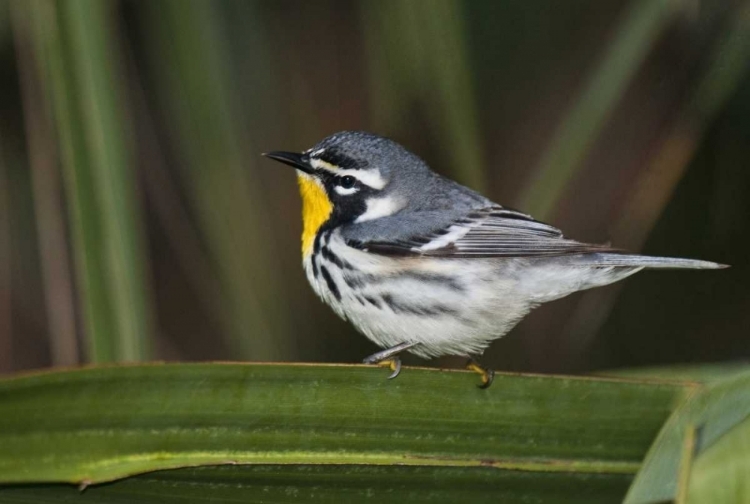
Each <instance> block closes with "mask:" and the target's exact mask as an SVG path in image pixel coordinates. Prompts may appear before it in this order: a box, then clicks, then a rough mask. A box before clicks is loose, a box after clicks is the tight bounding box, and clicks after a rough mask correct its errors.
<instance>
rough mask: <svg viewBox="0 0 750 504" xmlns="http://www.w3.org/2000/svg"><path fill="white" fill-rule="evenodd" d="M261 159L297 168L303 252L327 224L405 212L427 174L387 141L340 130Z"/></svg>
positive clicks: (418, 161) (411, 156)
mask: <svg viewBox="0 0 750 504" xmlns="http://www.w3.org/2000/svg"><path fill="white" fill-rule="evenodd" d="M264 155H265V156H266V157H268V158H271V159H273V160H275V161H279V162H281V163H284V164H287V165H289V166H292V167H294V168H296V169H297V179H298V182H299V187H300V194H301V195H302V220H303V224H304V226H303V232H302V253H303V254H304V255H305V256H307V255H308V254H309V253H310V252H311V251H312V247H313V242H314V239H315V235H316V234H317V233H318V231H319V230H320V229H321V228H322V227H323V226H326V227H327V228H333V227H336V226H340V225H343V224H349V223H359V222H365V221H368V220H373V219H379V218H381V217H386V216H389V215H393V214H395V213H396V212H399V211H401V210H402V209H404V208H405V207H406V206H407V205H408V204H409V201H410V198H411V196H412V195H413V194H415V193H418V192H419V187H420V180H423V179H425V176H427V175H428V174H429V168H428V167H427V165H426V164H425V163H424V162H423V161H422V160H421V159H420V158H418V157H417V156H416V155H414V154H412V153H411V152H409V151H407V150H406V149H404V148H403V147H402V146H400V145H399V144H397V143H396V142H393V141H392V140H389V139H387V138H383V137H379V136H377V135H372V134H369V133H364V132H359V131H343V132H340V133H336V134H334V135H331V136H329V137H327V138H325V139H323V140H322V141H320V142H319V143H318V144H317V145H315V146H314V147H312V148H310V149H308V150H306V151H304V152H301V153H296V152H282V151H275V152H268V153H266V154H264Z"/></svg>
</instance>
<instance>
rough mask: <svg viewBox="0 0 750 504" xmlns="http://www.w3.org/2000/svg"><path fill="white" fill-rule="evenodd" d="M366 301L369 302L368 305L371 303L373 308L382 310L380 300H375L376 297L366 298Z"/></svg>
mask: <svg viewBox="0 0 750 504" xmlns="http://www.w3.org/2000/svg"><path fill="white" fill-rule="evenodd" d="M365 300H366V301H367V302H368V303H370V304H371V305H372V306H374V307H375V308H380V307H381V306H380V301H378V300H377V299H375V298H374V297H371V296H365Z"/></svg>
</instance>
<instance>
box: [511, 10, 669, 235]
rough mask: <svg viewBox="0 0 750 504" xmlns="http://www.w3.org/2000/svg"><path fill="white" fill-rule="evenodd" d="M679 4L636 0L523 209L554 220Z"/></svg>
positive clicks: (560, 128)
mask: <svg viewBox="0 0 750 504" xmlns="http://www.w3.org/2000/svg"><path fill="white" fill-rule="evenodd" d="M680 4H681V2H679V1H675V0H631V2H630V6H629V8H628V10H627V11H626V12H625V15H624V17H623V19H622V21H621V22H620V24H619V26H618V28H617V31H616V33H615V35H614V37H613V39H612V42H611V43H610V44H609V47H607V48H606V50H605V51H604V53H603V55H602V59H601V61H600V63H599V64H598V66H597V67H596V68H595V69H594V71H593V72H592V74H591V76H590V78H589V80H588V82H587V84H586V86H585V88H584V89H583V91H582V92H581V94H580V95H579V96H578V98H577V100H576V101H575V103H574V104H573V105H572V107H571V108H570V111H569V112H568V113H567V114H566V115H565V117H564V118H563V120H562V122H561V123H560V125H559V126H558V128H557V131H556V133H555V134H554V136H553V138H552V140H551V141H550V144H549V145H548V146H547V148H546V149H545V152H544V154H543V156H542V159H541V161H540V162H539V165H538V166H537V167H536V168H535V169H534V172H533V173H534V175H533V178H532V180H531V182H530V184H529V186H528V188H527V189H526V191H524V193H523V194H522V195H521V202H522V203H521V204H520V208H521V209H523V211H525V212H528V213H530V214H532V215H534V216H535V217H536V218H538V219H541V220H548V219H550V218H551V214H552V211H553V210H554V208H555V205H556V204H557V201H558V200H559V199H560V196H561V195H562V193H563V191H564V190H565V188H566V187H567V186H568V182H569V181H570V179H572V178H573V177H574V176H575V174H576V172H577V171H578V170H579V169H580V168H581V166H582V165H583V160H584V159H585V157H586V154H587V153H588V151H589V149H590V147H591V145H592V144H593V143H594V142H595V141H596V138H597V136H598V133H599V131H600V130H601V128H602V127H603V125H604V124H605V122H606V121H607V119H608V118H609V116H610V114H611V113H612V111H613V110H614V108H615V107H616V106H617V103H618V102H619V100H620V98H621V97H622V95H623V93H624V92H625V89H626V88H627V86H628V85H629V84H630V82H631V81H632V79H633V77H634V76H635V74H636V72H637V71H638V69H639V68H640V66H641V63H642V62H643V60H644V59H645V58H646V56H647V55H648V53H649V51H650V49H651V47H652V46H653V44H654V42H655V41H656V40H657V38H658V37H659V35H660V34H661V33H662V31H663V30H664V28H665V27H666V26H667V23H668V21H669V20H670V19H671V18H672V15H673V14H674V12H675V11H676V9H677V7H679V6H680Z"/></svg>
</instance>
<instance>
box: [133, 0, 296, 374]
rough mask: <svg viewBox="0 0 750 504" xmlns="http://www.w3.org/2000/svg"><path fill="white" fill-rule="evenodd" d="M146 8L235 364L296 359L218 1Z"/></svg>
mask: <svg viewBox="0 0 750 504" xmlns="http://www.w3.org/2000/svg"><path fill="white" fill-rule="evenodd" d="M148 5H149V7H150V9H149V10H148V11H147V14H146V15H147V18H148V22H149V23H151V25H150V26H149V35H150V36H151V37H152V38H153V40H150V41H149V42H148V47H149V57H151V58H153V59H152V63H153V67H152V68H154V71H155V74H156V77H157V82H158V85H159V86H160V89H159V91H161V92H162V93H163V96H164V97H165V102H166V103H167V104H168V106H169V110H168V112H169V114H168V121H169V123H170V125H171V126H172V127H173V128H174V130H175V131H176V132H177V135H176V136H177V137H178V142H179V145H178V148H179V149H180V150H179V152H180V155H181V156H183V157H182V159H181V161H182V162H183V165H184V167H185V168H183V170H182V171H181V174H183V175H184V177H185V183H186V187H187V192H188V195H189V197H190V200H191V205H192V208H193V209H194V211H195V214H196V217H197V220H198V225H199V228H200V230H201V231H202V232H203V233H204V234H205V238H206V244H207V246H208V247H209V249H210V251H211V255H212V259H213V260H214V261H215V265H216V267H217V269H218V271H219V278H220V280H221V286H222V291H223V300H222V301H223V302H224V303H226V306H227V312H228V313H229V314H230V315H229V317H228V318H227V319H225V320H224V322H225V323H226V326H225V332H226V334H227V335H228V337H229V340H230V345H231V347H232V358H237V359H256V360H269V359H279V358H282V357H285V358H294V356H295V355H296V353H295V348H294V337H295V335H294V334H293V333H292V332H291V331H290V330H289V324H288V322H287V321H286V318H285V315H284V314H285V313H286V310H285V309H283V306H282V304H281V303H280V300H281V299H283V298H282V296H281V294H280V292H281V291H280V288H279V285H280V279H281V278H282V276H281V275H280V274H279V268H275V267H274V266H275V265H276V261H275V258H274V252H273V246H272V244H273V239H272V237H270V236H269V233H271V232H273V231H274V230H275V229H276V227H277V226H278V225H280V223H281V221H280V220H274V221H273V223H272V224H271V225H266V222H268V220H269V219H270V218H271V217H270V216H269V219H264V214H265V213H266V211H267V208H266V205H265V204H264V201H265V197H264V194H263V192H262V189H261V187H260V186H259V184H258V182H257V178H253V175H252V169H251V168H252V166H253V163H252V162H251V161H250V160H248V159H246V158H245V157H244V156H243V151H251V152H252V149H250V148H248V147H247V144H248V139H249V138H250V136H249V135H248V134H246V132H244V131H243V129H242V127H241V124H242V123H241V121H240V120H239V117H240V112H239V110H240V109H239V107H237V104H235V103H233V99H232V98H233V97H235V96H236V95H237V93H238V90H235V89H233V87H232V82H233V76H232V73H233V72H232V70H233V69H232V65H231V62H230V61H229V60H228V59H227V54H228V53H229V51H228V47H227V41H226V40H225V39H224V38H223V36H222V23H221V22H220V19H221V18H220V17H219V14H218V12H217V7H216V4H214V3H211V2H207V1H205V0H193V1H181V0H180V1H178V0H171V1H159V2H152V3H149V4H148ZM252 91H253V90H244V92H252ZM269 120H272V119H268V118H267V119H266V121H269ZM241 145H242V146H243V148H241V147H240V146H241ZM256 152H260V151H259V150H258V151H256ZM256 159H258V160H259V159H260V156H258V157H257V158H256ZM274 217H275V216H274ZM269 265H272V266H271V267H269Z"/></svg>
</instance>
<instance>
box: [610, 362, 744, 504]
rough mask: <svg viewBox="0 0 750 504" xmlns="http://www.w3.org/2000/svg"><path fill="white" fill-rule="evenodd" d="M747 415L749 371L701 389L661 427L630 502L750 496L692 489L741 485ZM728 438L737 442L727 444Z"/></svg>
mask: <svg viewBox="0 0 750 504" xmlns="http://www.w3.org/2000/svg"><path fill="white" fill-rule="evenodd" d="M748 417H750V372H748V371H745V372H743V373H738V374H735V376H733V377H730V378H726V379H724V380H720V381H718V382H711V383H710V384H709V385H708V386H707V387H705V388H703V389H696V390H695V391H694V393H693V394H692V395H691V396H689V397H688V399H687V400H686V401H685V402H684V403H683V404H682V405H681V406H680V407H679V408H678V409H677V410H676V411H675V412H674V413H673V415H672V416H671V417H670V419H669V420H668V421H667V423H666V424H665V425H664V428H663V429H662V431H661V432H660V433H659V436H658V437H657V439H656V441H655V443H654V446H653V447H652V448H651V449H650V450H649V454H648V456H647V457H646V460H645V461H644V462H643V466H642V467H641V469H640V471H639V472H638V475H637V476H636V479H635V481H634V482H633V486H632V487H631V488H630V490H629V491H628V495H627V498H626V499H625V503H626V504H648V503H657V502H663V501H669V500H672V499H678V501H683V502H684V499H685V498H687V499H689V501H690V502H711V503H719V502H747V501H748V500H750V493H745V494H742V493H739V494H734V496H733V498H732V499H737V498H738V497H740V498H739V500H715V499H709V500H699V499H694V497H693V492H696V495H705V494H706V493H707V492H709V493H710V492H711V491H712V490H711V489H710V488H709V487H710V486H712V485H714V486H717V487H719V486H721V487H723V488H724V490H723V492H726V491H727V490H726V489H727V488H734V487H735V485H740V487H741V486H742V483H741V482H735V481H734V477H735V476H736V471H737V469H738V467H742V465H744V464H746V463H747V462H746V460H747V458H748V456H749V455H750V451H749V450H748V447H749V446H748V442H747V440H746V436H747V430H748V426H747V425H746V423H747V422H748V420H747V419H748ZM728 439H729V440H732V441H727V440H728ZM728 442H730V443H732V444H731V445H727V443H728ZM730 468H732V469H733V470H730ZM744 491H745V492H748V491H750V487H747V485H745V486H744ZM725 495H726V494H725ZM743 495H744V498H742V496H743Z"/></svg>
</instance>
